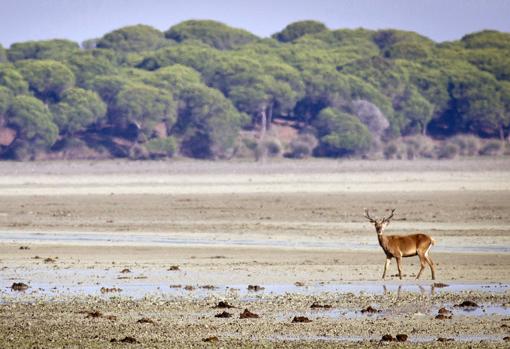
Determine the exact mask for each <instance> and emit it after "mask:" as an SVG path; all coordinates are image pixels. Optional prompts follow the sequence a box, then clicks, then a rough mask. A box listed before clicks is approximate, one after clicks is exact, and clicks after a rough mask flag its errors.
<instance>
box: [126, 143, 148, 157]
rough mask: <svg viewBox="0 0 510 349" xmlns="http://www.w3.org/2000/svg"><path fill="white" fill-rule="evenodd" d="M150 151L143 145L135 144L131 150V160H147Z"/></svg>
mask: <svg viewBox="0 0 510 349" xmlns="http://www.w3.org/2000/svg"><path fill="white" fill-rule="evenodd" d="M149 155H150V154H149V151H148V150H147V148H146V147H144V146H143V145H141V144H135V145H133V146H132V147H131V148H130V149H129V155H128V156H129V158H130V159H131V160H147V159H149V157H150V156H149Z"/></svg>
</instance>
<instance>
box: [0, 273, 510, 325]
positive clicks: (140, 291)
mask: <svg viewBox="0 0 510 349" xmlns="http://www.w3.org/2000/svg"><path fill="white" fill-rule="evenodd" d="M46 272H47V273H53V274H55V273H56V272H58V273H62V277H61V278H57V279H56V280H55V281H52V282H43V281H37V280H35V279H36V278H39V279H40V280H44V279H45V275H48V274H47V273H46V274H44V273H42V274H41V273H38V274H37V275H31V274H29V273H15V277H7V278H2V279H0V294H6V295H10V296H12V297H14V298H22V297H23V296H24V295H33V296H35V297H38V298H42V297H47V296H49V297H53V296H57V295H58V296H89V295H92V296H104V297H111V296H121V297H131V298H134V299H140V298H143V297H147V296H159V297H176V298H179V297H191V298H198V299H202V298H206V297H210V296H216V297H236V298H239V299H240V300H241V301H261V300H263V299H264V298H265V297H267V296H281V295H286V294H296V295H320V294H324V293H332V294H338V295H342V294H349V293H351V294H355V295H363V294H367V295H368V294H370V295H395V294H396V295H397V297H398V296H399V294H400V293H402V292H406V293H419V294H421V295H434V294H439V293H446V292H447V293H463V292H469V291H478V292H484V293H505V292H508V291H509V290H510V285H508V284H500V283H493V284H451V285H449V286H448V287H441V288H437V287H434V286H433V285H430V284H428V285H427V284H396V283H386V284H381V283H377V282H372V283H368V282H356V283H345V284H322V283H318V284H313V285H308V286H296V285H294V284H282V285H274V284H273V285H260V286H262V287H263V288H264V289H262V290H260V291H256V292H255V291H250V290H248V285H244V284H242V285H238V284H235V285H213V286H214V287H213V288H211V287H210V286H209V285H188V284H186V283H182V282H168V281H166V280H165V281H164V282H163V281H160V280H159V281H158V282H157V283H155V282H152V283H151V282H149V281H148V280H151V279H154V278H155V277H154V276H153V275H152V274H150V273H141V274H140V275H138V274H134V275H132V276H130V279H120V280H119V279H118V278H117V276H118V275H119V272H118V270H117V269H113V268H112V269H110V270H105V271H104V272H103V273H102V274H99V275H98V271H97V270H89V269H83V270H77V269H59V270H58V271H55V270H51V269H50V270H48V271H46ZM69 275H71V276H72V277H73V279H74V280H76V281H74V282H73V283H69V282H60V281H59V279H61V280H69ZM13 276H14V275H13ZM91 279H92V280H93V281H90V280H91ZM78 280H84V281H78ZM14 281H23V282H25V283H26V284H28V285H29V286H30V288H29V289H28V290H26V291H25V292H16V291H12V290H11V288H10V286H11V285H12V282H14ZM172 285H178V287H176V286H172ZM186 286H191V289H186ZM101 287H107V288H112V287H115V288H120V289H122V291H120V292H112V293H105V294H102V293H101ZM449 308H450V309H451V310H452V311H453V312H454V313H459V314H465V315H469V314H473V315H474V316H479V315H484V313H485V314H487V315H488V314H491V312H493V313H496V314H504V315H510V314H509V313H508V308H505V309H506V310H504V311H500V310H498V309H496V308H494V309H493V308H490V307H487V308H481V309H475V310H473V311H472V312H469V311H466V310H462V309H459V308H456V307H453V305H449ZM333 310H334V309H333ZM484 310H485V312H484ZM314 311H315V312H326V311H327V310H314ZM330 311H332V310H330ZM478 312H481V313H480V314H479V313H478ZM344 315H345V314H344ZM347 316H348V314H347Z"/></svg>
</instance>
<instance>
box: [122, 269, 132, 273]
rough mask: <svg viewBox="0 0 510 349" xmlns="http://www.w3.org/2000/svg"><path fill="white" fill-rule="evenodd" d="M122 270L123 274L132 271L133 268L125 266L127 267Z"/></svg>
mask: <svg viewBox="0 0 510 349" xmlns="http://www.w3.org/2000/svg"><path fill="white" fill-rule="evenodd" d="M120 272H121V273H122V274H126V273H131V270H129V269H128V268H125V269H122V270H121V271H120Z"/></svg>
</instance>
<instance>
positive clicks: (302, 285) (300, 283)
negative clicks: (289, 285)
mask: <svg viewBox="0 0 510 349" xmlns="http://www.w3.org/2000/svg"><path fill="white" fill-rule="evenodd" d="M294 286H297V287H304V286H305V283H304V282H302V281H296V282H295V283H294Z"/></svg>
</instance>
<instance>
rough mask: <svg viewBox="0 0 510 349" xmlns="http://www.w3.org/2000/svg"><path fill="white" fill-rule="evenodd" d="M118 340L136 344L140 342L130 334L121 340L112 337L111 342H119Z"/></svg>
mask: <svg viewBox="0 0 510 349" xmlns="http://www.w3.org/2000/svg"><path fill="white" fill-rule="evenodd" d="M117 342H120V343H128V344H136V343H138V341H137V340H136V338H134V337H130V336H126V337H124V338H122V339H120V340H117V339H115V338H112V339H110V343H117Z"/></svg>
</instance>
